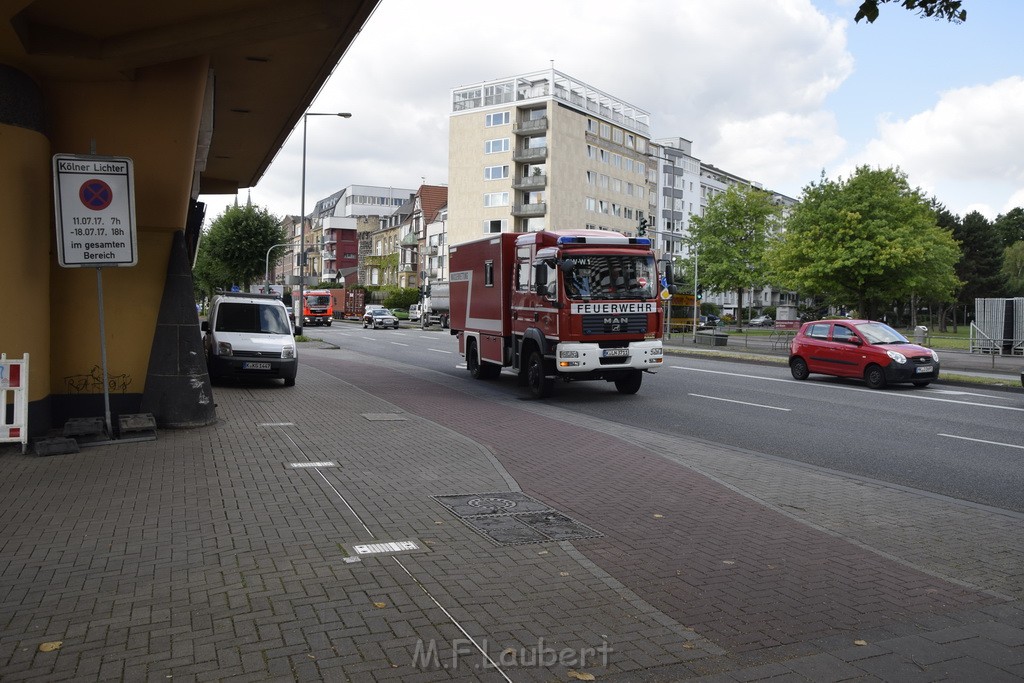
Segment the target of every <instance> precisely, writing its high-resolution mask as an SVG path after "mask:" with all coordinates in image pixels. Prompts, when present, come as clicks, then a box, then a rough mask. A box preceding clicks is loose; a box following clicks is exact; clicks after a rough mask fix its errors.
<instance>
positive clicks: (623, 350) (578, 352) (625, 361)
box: [555, 339, 664, 373]
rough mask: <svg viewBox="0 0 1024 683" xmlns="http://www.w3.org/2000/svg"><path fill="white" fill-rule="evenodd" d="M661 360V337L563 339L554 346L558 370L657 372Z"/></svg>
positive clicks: (662, 357) (570, 371)
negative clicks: (624, 341) (607, 340)
mask: <svg viewBox="0 0 1024 683" xmlns="http://www.w3.org/2000/svg"><path fill="white" fill-rule="evenodd" d="M663 360H664V350H663V349H662V346H661V340H659V339H653V340H649V341H647V340H645V341H634V342H629V343H628V344H624V345H621V346H612V345H609V344H608V343H605V344H603V345H602V344H596V343H584V342H563V343H561V344H559V345H558V346H557V347H556V348H555V367H556V368H557V369H558V372H564V373H585V372H595V371H596V372H600V371H604V370H647V371H650V372H656V371H657V370H658V368H660V367H661V364H662V361H663Z"/></svg>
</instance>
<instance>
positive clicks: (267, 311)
mask: <svg viewBox="0 0 1024 683" xmlns="http://www.w3.org/2000/svg"><path fill="white" fill-rule="evenodd" d="M201 329H202V332H203V347H204V349H205V351H206V365H207V369H208V371H209V373H210V380H211V381H216V380H218V379H221V378H225V377H266V378H276V377H280V378H281V379H283V380H284V384H285V386H288V387H291V386H295V374H296V372H297V370H298V367H299V361H298V352H297V350H296V345H295V337H294V335H296V334H302V328H301V327H299V328H295V327H293V325H292V324H291V321H290V320H289V319H288V309H286V308H285V306H284V303H283V302H282V301H281V300H280V299H278V298H277V297H276V296H275V295H273V294H250V293H244V292H238V293H229V292H222V293H219V294H217V295H216V296H214V297H213V301H212V302H211V303H210V317H209V319H208V320H204V321H203V323H202V326H201Z"/></svg>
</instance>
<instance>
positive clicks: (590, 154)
mask: <svg viewBox="0 0 1024 683" xmlns="http://www.w3.org/2000/svg"><path fill="white" fill-rule="evenodd" d="M596 157H597V149H595V147H594V146H593V145H587V158H588V159H594V158H596Z"/></svg>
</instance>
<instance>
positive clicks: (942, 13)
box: [853, 0, 967, 24]
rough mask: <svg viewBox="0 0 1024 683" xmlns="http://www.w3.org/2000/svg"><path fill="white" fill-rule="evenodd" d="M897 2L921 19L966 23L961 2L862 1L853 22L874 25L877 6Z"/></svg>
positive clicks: (940, 0) (957, 0)
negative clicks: (865, 21)
mask: <svg viewBox="0 0 1024 683" xmlns="http://www.w3.org/2000/svg"><path fill="white" fill-rule="evenodd" d="M890 2H898V3H900V4H901V5H903V7H904V9H908V10H912V11H916V12H917V13H918V15H920V16H922V17H928V18H935V19H945V20H946V21H948V22H950V23H951V24H960V23H963V22H965V21H967V10H965V9H961V8H960V5H961V4H963V3H962V2H961V0H864V1H863V2H862V3H861V4H860V8H859V9H858V10H857V14H856V16H854V18H853V20H854V21H857V22H859V21H860V20H861V19H867V20H868V23H874V21H875V19H877V18H878V6H879V5H885V4H888V3H890Z"/></svg>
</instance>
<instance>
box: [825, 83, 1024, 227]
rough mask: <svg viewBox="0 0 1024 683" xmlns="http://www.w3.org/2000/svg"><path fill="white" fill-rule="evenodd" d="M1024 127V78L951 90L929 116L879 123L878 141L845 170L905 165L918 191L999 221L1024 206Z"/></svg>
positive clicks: (885, 119)
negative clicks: (1023, 157)
mask: <svg viewBox="0 0 1024 683" xmlns="http://www.w3.org/2000/svg"><path fill="white" fill-rule="evenodd" d="M1022 120H1024V78H1020V77H1012V78H1006V79H1002V80H1000V81H996V82H994V83H990V84H985V85H976V86H972V87H965V88H958V89H955V90H950V91H947V92H944V93H941V95H940V97H939V99H938V101H937V102H936V104H935V106H934V107H932V108H931V109H929V110H927V111H923V112H920V113H918V114H915V115H914V116H911V117H908V118H906V119H903V120H891V119H890V118H888V117H883V118H881V119H879V121H878V132H877V135H878V136H877V138H876V139H874V140H872V141H871V142H870V143H868V144H867V145H866V146H865V148H864V150H863V151H861V152H860V153H859V154H857V155H856V156H855V157H853V158H852V159H851V160H850V161H849V162H847V163H846V164H845V165H844V167H845V168H847V169H849V168H852V167H853V166H854V165H859V164H869V165H871V166H881V167H885V166H899V167H900V168H901V169H902V170H903V171H904V172H906V173H907V175H908V177H909V178H910V180H911V184H913V185H920V186H921V187H923V188H925V189H926V190H928V191H929V193H930V194H932V195H933V196H935V197H936V198H937V199H938V200H939V201H941V202H943V203H944V204H946V205H947V206H948V207H949V208H950V209H951V210H953V211H954V212H956V213H961V214H965V213H968V212H970V211H972V210H978V211H981V212H982V213H984V214H985V215H986V216H988V217H989V218H994V217H995V215H996V214H997V213H1000V212H1003V211H1007V210H1009V209H1010V208H1013V206H1019V205H1020V204H1019V201H1017V200H1019V199H1020V194H1021V190H1020V189H1019V188H1021V187H1022V186H1024V164H1022V162H1021V157H1020V150H1021V149H1024V127H1022V126H1021V125H1020V122H1021V121H1022ZM1014 190H1016V195H1014V194H1013V192H1014ZM979 197H993V199H991V200H987V199H983V200H981V201H979V200H978V198H979ZM1002 197H1006V198H1007V200H1006V202H1005V203H1003V201H1002V200H1001V199H998V198H1002ZM1007 205H1011V206H1007Z"/></svg>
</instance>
